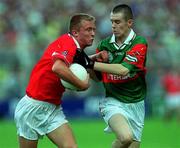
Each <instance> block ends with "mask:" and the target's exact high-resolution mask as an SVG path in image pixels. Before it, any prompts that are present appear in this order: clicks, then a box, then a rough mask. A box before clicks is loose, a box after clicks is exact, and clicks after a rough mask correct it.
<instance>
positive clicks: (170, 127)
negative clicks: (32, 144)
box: [0, 0, 180, 148]
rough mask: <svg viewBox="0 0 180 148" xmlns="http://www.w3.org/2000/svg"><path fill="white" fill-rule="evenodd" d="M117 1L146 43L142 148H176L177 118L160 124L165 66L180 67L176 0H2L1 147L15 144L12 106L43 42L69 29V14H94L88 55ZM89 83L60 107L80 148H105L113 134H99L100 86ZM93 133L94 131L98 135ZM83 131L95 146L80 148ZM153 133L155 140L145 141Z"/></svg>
mask: <svg viewBox="0 0 180 148" xmlns="http://www.w3.org/2000/svg"><path fill="white" fill-rule="evenodd" d="M118 3H127V4H129V5H130V6H131V7H132V9H133V12H134V17H135V24H134V29H135V31H136V32H137V33H138V34H141V35H143V36H145V37H146V38H147V40H148V43H149V47H148V60H147V67H148V73H147V84H148V95H147V98H146V121H145V124H146V123H147V126H145V131H144V137H143V139H145V140H144V141H145V142H143V143H142V147H144V148H146V147H147V148H148V147H153V148H156V147H157V148H160V147H164V148H176V147H177V148H178V147H180V142H179V143H178V140H177V139H180V128H179V123H180V122H179V123H178V122H176V119H173V120H172V121H169V122H168V123H167V122H163V116H164V112H165V108H164V96H165V94H166V92H165V90H164V89H163V84H162V81H161V79H162V77H163V76H164V75H165V74H166V73H167V72H168V71H169V70H173V71H180V67H179V64H180V60H179V59H180V49H179V48H180V45H179V44H180V43H179V41H180V17H179V14H180V2H179V1H178V0H158V1H156V0H136V1H135V0H112V1H110V0H74V1H71V0H67V1H63V0H45V1H44V0H31V1H30V0H23V1H22V0H1V1H0V133H3V132H7V133H8V134H7V135H9V137H10V138H9V139H12V140H11V142H6V140H7V137H4V136H0V137H2V138H3V139H6V140H5V142H4V143H3V142H2V140H0V141H1V142H0V147H4V148H6V147H17V142H16V131H15V126H14V123H13V113H14V108H15V106H16V103H17V102H18V100H19V99H20V98H21V97H22V96H23V95H24V92H25V87H26V84H27V82H28V78H29V74H30V71H31V69H32V66H33V65H34V63H35V62H36V61H37V60H38V58H39V57H40V56H41V54H42V53H43V51H44V49H45V48H46V47H47V45H48V43H50V42H51V41H53V40H54V39H55V38H57V37H58V36H59V35H60V34H62V33H66V32H67V31H68V21H69V17H70V16H71V15H73V14H74V13H75V12H85V13H89V14H92V15H94V16H95V17H96V20H97V21H96V25H97V32H96V38H95V41H94V43H93V46H92V47H90V48H91V49H90V50H88V52H87V53H88V54H92V53H94V52H95V48H96V46H97V43H98V42H99V41H100V40H101V39H102V38H104V37H106V36H107V35H109V34H111V22H110V21H109V14H110V11H111V9H112V7H113V6H114V5H116V4H118ZM91 84H92V86H91V88H90V89H88V90H87V91H85V92H78V93H77V92H71V91H67V92H66V93H65V95H64V105H63V107H64V111H65V114H66V115H67V117H68V118H69V120H70V121H72V126H73V128H74V130H75V133H76V134H77V137H78V141H79V143H80V148H96V147H97V148H106V147H110V142H111V140H112V138H113V136H112V135H111V136H108V135H105V134H104V133H103V128H104V126H105V125H104V123H103V121H102V119H101V117H100V116H99V113H98V100H99V99H101V98H102V97H103V95H104V90H103V87H102V84H101V83H95V82H94V81H92V82H91ZM179 85H180V84H179ZM88 125H89V128H88ZM146 127H147V128H146ZM91 128H92V129H91ZM96 128H97V129H96ZM92 131H97V132H99V133H98V134H99V135H98V134H95V133H93V132H92ZM152 131H154V132H152ZM165 131H166V132H165ZM91 132H92V135H91ZM84 134H85V135H84ZM87 135H89V138H92V137H93V138H95V139H96V138H99V140H98V142H99V146H98V143H96V144H95V145H94V146H92V147H91V146H90V145H91V142H92V143H95V142H94V141H93V139H92V141H91V140H88V139H84V141H85V142H84V143H85V146H84V145H83V143H81V142H82V140H83V137H84V136H87ZM168 135H169V136H168ZM153 136H155V137H154V143H153V142H151V140H150V138H152V137H153ZM12 137H13V138H12ZM101 137H102V138H101ZM170 138H172V139H170ZM81 139H82V140H81ZM45 141H46V140H45ZM161 141H162V143H161ZM13 142H14V143H13ZM106 142H107V144H106ZM168 142H170V143H168ZM44 143H45V144H46V142H44ZM158 143H159V145H158ZM8 144H9V145H8ZM103 144H104V145H103ZM108 144H109V145H108ZM153 144H154V145H153ZM163 144H164V145H163ZM13 145H14V146H13ZM46 146H47V145H46ZM46 146H43V145H42V147H46ZM50 147H52V145H50Z"/></svg>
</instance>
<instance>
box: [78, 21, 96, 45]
mask: <svg viewBox="0 0 180 148" xmlns="http://www.w3.org/2000/svg"><path fill="white" fill-rule="evenodd" d="M95 30H96V27H95V22H94V21H85V20H83V21H82V22H81V27H80V28H79V30H78V31H77V34H76V35H77V36H76V39H77V41H78V43H79V44H80V46H81V48H85V47H87V46H91V45H92V43H93V40H94V37H95Z"/></svg>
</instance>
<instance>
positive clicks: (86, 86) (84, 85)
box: [79, 74, 90, 91]
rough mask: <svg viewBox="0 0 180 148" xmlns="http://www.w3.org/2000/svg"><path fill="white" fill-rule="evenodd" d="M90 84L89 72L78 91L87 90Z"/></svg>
mask: <svg viewBox="0 0 180 148" xmlns="http://www.w3.org/2000/svg"><path fill="white" fill-rule="evenodd" d="M89 86H90V76H89V74H87V77H86V79H85V80H84V81H83V87H82V88H81V89H79V91H84V90H87V89H88V88H89Z"/></svg>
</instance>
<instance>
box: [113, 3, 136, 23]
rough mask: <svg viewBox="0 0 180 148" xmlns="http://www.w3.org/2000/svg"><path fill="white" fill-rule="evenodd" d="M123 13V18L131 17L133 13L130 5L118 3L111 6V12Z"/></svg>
mask: <svg viewBox="0 0 180 148" xmlns="http://www.w3.org/2000/svg"><path fill="white" fill-rule="evenodd" d="M119 12H121V13H123V14H124V18H125V20H126V21H127V20H129V19H133V13H132V10H131V7H130V6H128V5H126V4H120V5H117V6H115V7H114V8H113V10H112V13H113V14H114V13H119Z"/></svg>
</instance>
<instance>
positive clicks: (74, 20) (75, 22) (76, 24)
mask: <svg viewBox="0 0 180 148" xmlns="http://www.w3.org/2000/svg"><path fill="white" fill-rule="evenodd" d="M82 20H85V21H95V17H94V16H91V15H89V14H85V13H77V14H75V15H73V16H72V17H71V19H70V23H69V31H70V32H72V30H73V29H76V30H78V29H79V28H80V27H81V21H82Z"/></svg>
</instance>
